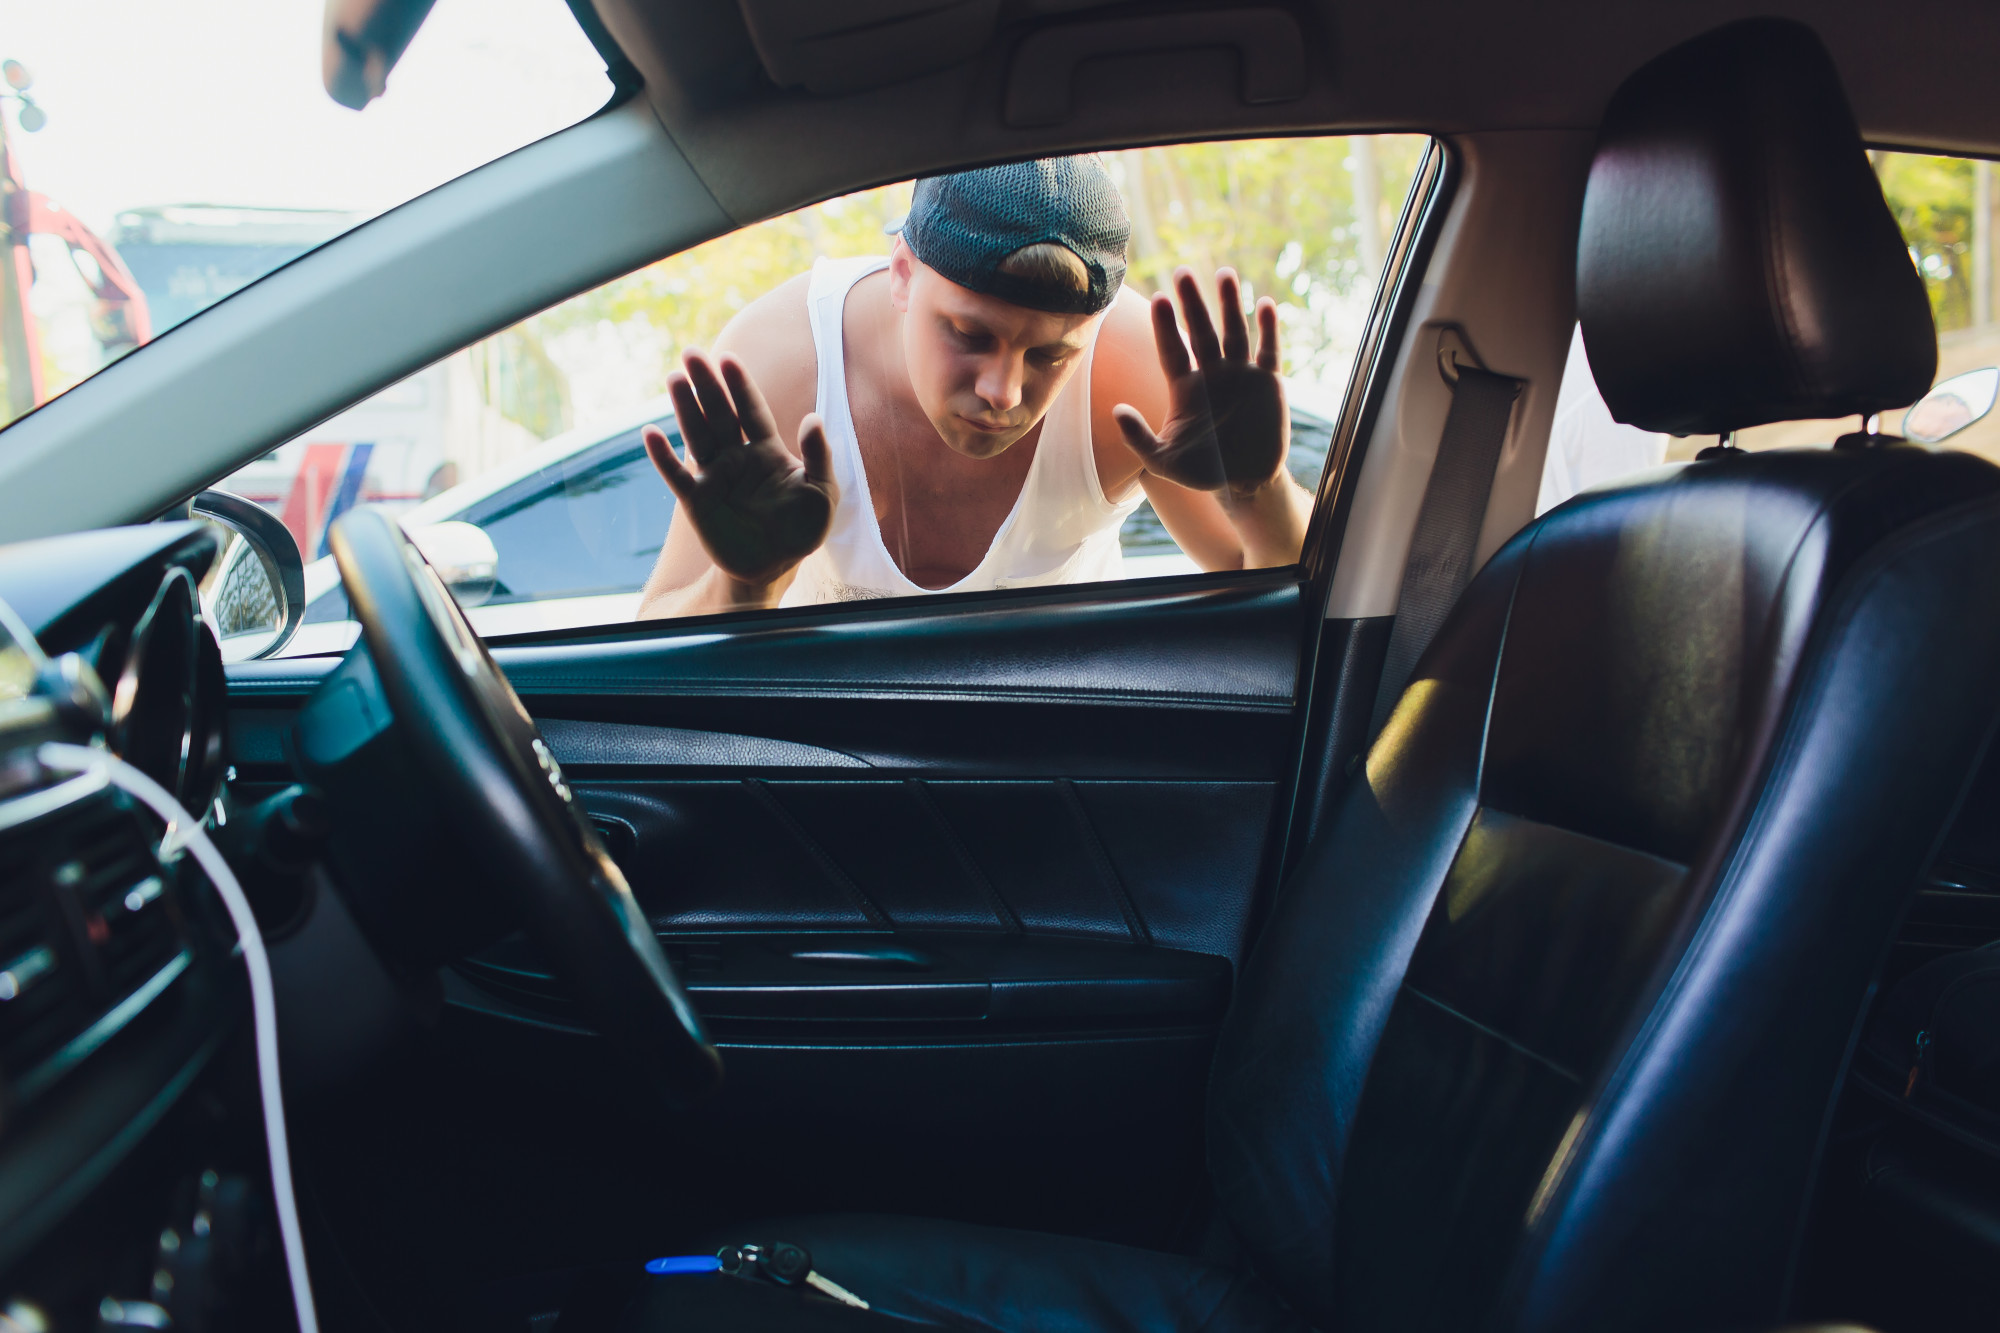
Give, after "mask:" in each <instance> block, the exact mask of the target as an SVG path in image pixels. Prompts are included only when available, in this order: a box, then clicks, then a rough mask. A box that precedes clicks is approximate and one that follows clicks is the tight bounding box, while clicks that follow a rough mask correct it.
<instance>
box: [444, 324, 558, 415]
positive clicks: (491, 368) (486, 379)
mask: <svg viewBox="0 0 2000 1333" xmlns="http://www.w3.org/2000/svg"><path fill="white" fill-rule="evenodd" d="M468 354H469V355H470V356H471V358H472V373H473V375H474V376H475V377H476V378H477V380H478V383H479V390H480V395H481V396H482V397H483V398H484V399H485V400H486V401H487V402H488V403H491V404H492V405H493V406H494V407H496V408H498V409H499V410H500V414H501V415H502V416H505V417H507V418H509V419H510V420H513V421H517V422H519V423H520V424H521V425H523V426H526V427H527V428H528V429H529V430H531V431H533V432H534V433H535V434H536V435H538V436H540V437H541V438H542V439H545V440H546V439H549V438H551V437H553V436H555V435H559V434H561V433H562V432H563V431H565V430H568V429H569V427H570V424H571V421H570V393H569V377H568V376H567V375H565V374H564V373H563V371H562V368H561V367H559V366H558V365H556V363H555V361H554V360H553V359H552V358H551V357H550V356H549V353H548V349H547V348H545V347H544V346H543V345H542V327H541V321H540V320H529V321H527V322H526V323H524V324H517V325H515V326H514V327H513V328H511V329H502V330H501V331H500V332H498V333H496V334H494V335H493V336H492V337H491V338H487V339H485V340H484V341H482V342H478V343H474V344H473V345H472V347H471V348H470V349H469V353H468Z"/></svg>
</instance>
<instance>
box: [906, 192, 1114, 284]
mask: <svg viewBox="0 0 2000 1333" xmlns="http://www.w3.org/2000/svg"><path fill="white" fill-rule="evenodd" d="M1131 236H1132V224H1131V223H1130V222H1129V221H1128V220H1127V219H1126V217H1125V201H1124V200H1122V199H1120V198H1119V197H1118V187H1117V186H1115V185H1113V184H1112V183H1111V177H1110V175H1109V174H1108V173H1107V172H1106V171H1105V170H1104V164H1103V163H1102V162H1101V161H1099V160H1098V159H1097V158H1095V157H1046V158H1042V159H1040V160H1038V161H1034V162H1015V163H1012V164H1011V165H1008V166H1004V167H982V168H981V169H979V170H977V171H958V172H953V173H952V174H951V175H948V176H926V177H924V178H923V179H922V180H920V181H918V182H917V189H916V195H915V197H914V198H913V199H912V200H911V201H910V216H909V217H908V218H907V219H905V220H904V222H903V239H904V241H906V242H908V244H909V247H910V250H911V251H912V253H914V254H915V255H916V257H917V258H918V259H920V260H922V261H923V262H924V263H925V264H926V265H927V266H929V267H930V268H933V269H935V270H937V271H938V272H939V273H941V274H943V275H944V276H945V277H947V278H949V279H951V280H952V281H953V282H955V283H957V284H958V285H959V286H961V287H967V288H970V289H971V290H973V291H975V292H983V293H985V294H986V295H988V296H997V297H999V298H1000V299H1001V300H1003V301H1006V302H1008V303H1010V304H1012V305H1018V306H1026V307H1027V308H1028V309H1030V310H1044V311H1047V312H1049V313H1051V314H1056V315H1095V314H1097V313H1099V312H1100V311H1102V310H1104V309H1106V308H1107V307H1109V306H1110V304H1111V301H1112V298H1114V297H1116V296H1117V295H1118V288H1119V287H1120V285H1122V284H1123V283H1124V281H1125V243H1126V242H1127V241H1128V240H1130V239H1131ZM1044 242H1050V243H1053V244H1056V245H1060V246H1062V247H1064V248H1065V249H1067V250H1069V251H1070V252H1071V253H1072V254H1074V255H1075V256H1076V257H1077V258H1078V259H1081V260H1082V261H1083V267H1084V269H1085V271H1086V272H1088V273H1089V274H1090V290H1089V291H1087V292H1079V291H1076V290H1074V289H1072V288H1069V287H1066V286H1064V285H1062V284H1060V283H1051V282H1037V281H1035V280H1033V279H1030V278H1023V277H1018V276H1016V275H1014V274H1011V273H1002V272H1001V271H1000V264H1001V261H1003V260H1004V259H1006V258H1007V256H1009V255H1011V254H1013V253H1014V252H1015V251H1016V250H1019V249H1022V248H1023V247H1025V246H1030V245H1039V244H1042V243H1044Z"/></svg>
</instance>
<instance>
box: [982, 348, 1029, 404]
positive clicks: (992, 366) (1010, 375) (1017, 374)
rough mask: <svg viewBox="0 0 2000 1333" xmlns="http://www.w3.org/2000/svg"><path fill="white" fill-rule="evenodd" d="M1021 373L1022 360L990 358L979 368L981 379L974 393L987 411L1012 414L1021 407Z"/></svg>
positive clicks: (1001, 357)
mask: <svg viewBox="0 0 2000 1333" xmlns="http://www.w3.org/2000/svg"><path fill="white" fill-rule="evenodd" d="M1021 373H1022V365H1021V358H1019V357H1015V356H995V357H989V358H987V360H986V361H985V362H984V363H983V364H982V365H981V366H980V367H979V379H978V382H977V383H976V384H975V385H974V386H973V391H974V392H975V393H977V394H978V395H979V399H980V401H981V402H983V403H985V404H986V407H987V410H989V411H992V412H1012V411H1013V410H1014V409H1015V408H1017V407H1019V406H1020V405H1021Z"/></svg>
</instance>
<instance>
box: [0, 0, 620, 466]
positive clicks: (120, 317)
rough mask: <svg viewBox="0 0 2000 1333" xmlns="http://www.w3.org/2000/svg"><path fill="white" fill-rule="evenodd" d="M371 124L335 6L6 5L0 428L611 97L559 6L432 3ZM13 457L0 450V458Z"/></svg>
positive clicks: (372, 106)
mask: <svg viewBox="0 0 2000 1333" xmlns="http://www.w3.org/2000/svg"><path fill="white" fill-rule="evenodd" d="M425 8H427V9H431V11H432V12H431V13H430V15H429V17H428V20H427V21H425V22H424V24H423V26H422V27H421V28H420V29H418V31H417V33H416V35H415V37H414V38H413V39H412V40H411V41H410V44H409V47H408V49H407V51H405V52H404V54H403V56H402V58H401V59H400V60H399V61H398V62H397V63H396V65H395V68H394V70H393V71H392V72H391V73H390V74H389V76H388V83H387V86H386V88H385V89H384V91H383V92H382V94H381V96H380V97H379V98H377V99H376V100H374V101H373V102H371V103H369V104H368V105H367V106H366V108H365V109H363V110H361V111H358V112H357V111H353V110H350V109H348V108H347V107H345V106H341V105H338V104H336V103H335V102H334V101H333V99H332V98H331V97H330V96H329V94H328V93H327V91H326V89H325V87H324V86H323V85H322V49H323V45H324V43H325V41H326V35H325V30H324V24H325V22H326V20H325V14H326V10H327V6H326V3H325V0H175V2H174V3H172V4H152V5H146V4H133V3H122V4H115V5H105V4H55V5H51V4H41V3H35V2H34V0H0V33H4V34H5V35H6V41H5V43H4V45H0V59H4V65H0V74H3V75H4V80H0V191H4V192H5V193H6V195H7V196H8V197H9V198H10V199H13V198H23V199H25V200H26V201H27V202H28V205H29V206H28V207H24V208H21V209H20V210H19V211H18V215H17V214H15V213H14V212H12V211H10V218H12V219H13V220H14V225H15V226H16V227H21V226H22V224H23V222H25V224H26V234H25V235H23V234H22V233H20V232H17V233H16V234H15V237H14V239H15V240H16V241H17V242H19V241H25V242H26V244H25V247H24V249H25V251H26V255H27V257H28V259H29V260H30V263H28V264H27V265H24V266H22V269H21V271H22V272H23V273H25V274H26V275H27V277H28V279H29V281H28V282H27V283H26V284H23V283H22V282H21V281H20V279H19V278H18V277H16V276H15V273H16V266H15V264H14V263H10V264H8V265H4V266H0V329H4V330H5V336H4V337H0V370H4V372H5V373H4V376H0V379H4V385H5V389H4V393H0V426H5V425H6V424H7V423H9V422H11V421H13V420H15V419H17V418H19V417H21V416H23V415H25V414H26V413H28V412H30V411H32V410H33V409H34V408H36V407H38V406H40V405H41V404H42V403H44V402H47V401H48V400H49V399H51V398H53V397H55V396H56V395H58V394H60V393H62V392H64V391H66V390H68V389H69V388H71V387H73V386H74V385H76V384H78V383H80V382H82V381H83V380H84V379H87V378H88V377H90V376H91V375H93V374H95V373H96V372H97V371H98V370H99V369H101V368H102V367H104V366H106V365H108V364H110V363H111V362H112V361H114V360H116V359H117V358H119V357H120V356H123V355H124V354H125V353H127V352H129V351H131V350H132V349H133V348H135V347H137V346H139V345H141V344H143V343H145V342H148V341H150V340H151V339H153V338H157V337H159V336H160V335H162V334H164V333H165V332H167V331H168V330H169V329H171V328H173V327H174V326H176V325H178V324H180V323H182V322H184V321H185V320H188V319H190V318H192V317H194V316H195V315H197V314H199V313H200V312H201V311H202V310H204V309H206V308H207V307H209V306H211V305H213V304H214V303H215V302H217V301H220V300H222V299H224V298H225V297H227V296H229V295H230V294H231V293H233V292H235V291H237V290H239V289H241V288H243V287H245V286H247V285H248V284H250V283H252V282H254V281H256V280H257V279H258V278H260V277H262V276H263V275H265V274H266V273H269V272H270V271H272V270H273V269H276V268H278V267H279V266H280V265H283V264H285V263H288V262H290V261H291V260H293V259H295V258H297V257H298V256H300V255H302V254H304V253H305V252H307V251H308V250H311V249H313V248H314V247H316V246H318V245H321V244H324V243H325V242H327V241H329V240H331V239H333V238H334V237H336V236H338V235H340V234H341V233H343V232H345V231H347V230H349V229H350V228H352V227H355V226H358V225H359V224H361V223H363V222H365V221H367V220H368V219H369V218H371V217H374V216H376V215H377V214H380V213H382V212H384V211H386V210H388V209H391V208H394V207H395V206H397V205H398V204H401V203H404V202H405V201H407V200H410V199H413V198H415V197H416V196H418V195H420V194H422V193H424V192H425V191H427V190H430V189H433V188H435V187H437V186H439V185H442V184H444V183H445V182H446V181H448V180H450V179H452V178H453V177H455V176H459V175H462V174H463V173H465V172H467V171H470V170H471V169H473V168H474V167H477V166H480V165H482V164H484V163H486V162H490V161H492V160H494V159H495V158H498V157H501V156H504V155H505V154H507V153H510V152H512V151H514V150H515V149H517V148H520V147H522V146H524V145H526V144H529V143H532V142H534V141H535V140H537V139H540V138H543V137H545V136H547V135H549V134H552V133H554V132H555V131H557V130H559V129H562V128H564V127H565V126H568V125H573V124H575V123H576V122H578V121H580V120H582V119H584V118H585V117H586V116H588V115H590V114H591V113H592V112H593V111H595V110H597V109H598V108H599V107H601V106H603V105H604V104H605V102H606V101H607V100H608V99H609V97H610V94H611V82H610V80H609V78H608V77H607V75H606V73H605V68H604V61H603V59H602V58H601V57H600V56H598V54H597V52H596V51H595V50H594V49H593V48H592V47H591V44H590V42H589V41H588V39H587V38H586V37H585V36H584V34H583V32H582V30H581V29H580V28H579V27H578V25H577V23H576V20H575V18H574V16H573V15H572V14H571V12H570V11H569V9H568V7H567V6H566V5H564V4H563V3H561V0H438V2H437V3H436V4H435V6H426V7H425ZM6 447H7V443H6V439H5V437H4V436H0V449H4V448H6Z"/></svg>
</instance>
